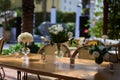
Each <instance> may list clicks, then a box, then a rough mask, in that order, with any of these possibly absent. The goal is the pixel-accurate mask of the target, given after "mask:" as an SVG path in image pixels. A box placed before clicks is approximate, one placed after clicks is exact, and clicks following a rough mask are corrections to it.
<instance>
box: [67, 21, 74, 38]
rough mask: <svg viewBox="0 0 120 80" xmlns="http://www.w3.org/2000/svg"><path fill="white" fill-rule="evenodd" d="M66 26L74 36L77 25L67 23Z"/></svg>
mask: <svg viewBox="0 0 120 80" xmlns="http://www.w3.org/2000/svg"><path fill="white" fill-rule="evenodd" d="M66 25H67V26H68V32H72V33H73V36H74V34H75V23H73V22H68V23H66Z"/></svg>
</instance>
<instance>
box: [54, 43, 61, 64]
mask: <svg viewBox="0 0 120 80" xmlns="http://www.w3.org/2000/svg"><path fill="white" fill-rule="evenodd" d="M61 44H62V43H56V46H57V51H55V57H56V62H55V63H60V62H61V58H62V57H63V51H62V50H61Z"/></svg>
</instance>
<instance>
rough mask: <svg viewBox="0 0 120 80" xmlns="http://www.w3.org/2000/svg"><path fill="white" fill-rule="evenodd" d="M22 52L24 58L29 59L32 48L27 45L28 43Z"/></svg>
mask: <svg viewBox="0 0 120 80" xmlns="http://www.w3.org/2000/svg"><path fill="white" fill-rule="evenodd" d="M22 53H23V54H24V57H23V60H24V61H28V60H29V57H28V54H29V53H30V49H29V48H28V47H27V43H24V48H23V49H22Z"/></svg>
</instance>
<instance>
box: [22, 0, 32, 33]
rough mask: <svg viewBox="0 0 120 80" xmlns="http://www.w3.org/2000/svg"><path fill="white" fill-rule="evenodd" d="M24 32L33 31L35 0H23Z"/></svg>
mask: <svg viewBox="0 0 120 80" xmlns="http://www.w3.org/2000/svg"><path fill="white" fill-rule="evenodd" d="M22 12H23V13H22V32H30V33H33V18H34V0H22Z"/></svg>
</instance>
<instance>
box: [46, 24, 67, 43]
mask: <svg viewBox="0 0 120 80" xmlns="http://www.w3.org/2000/svg"><path fill="white" fill-rule="evenodd" d="M48 31H49V34H50V38H51V41H53V42H55V43H63V42H66V41H68V39H69V36H68V31H67V29H65V28H63V26H62V25H61V24H56V25H53V26H51V27H49V28H48Z"/></svg>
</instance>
